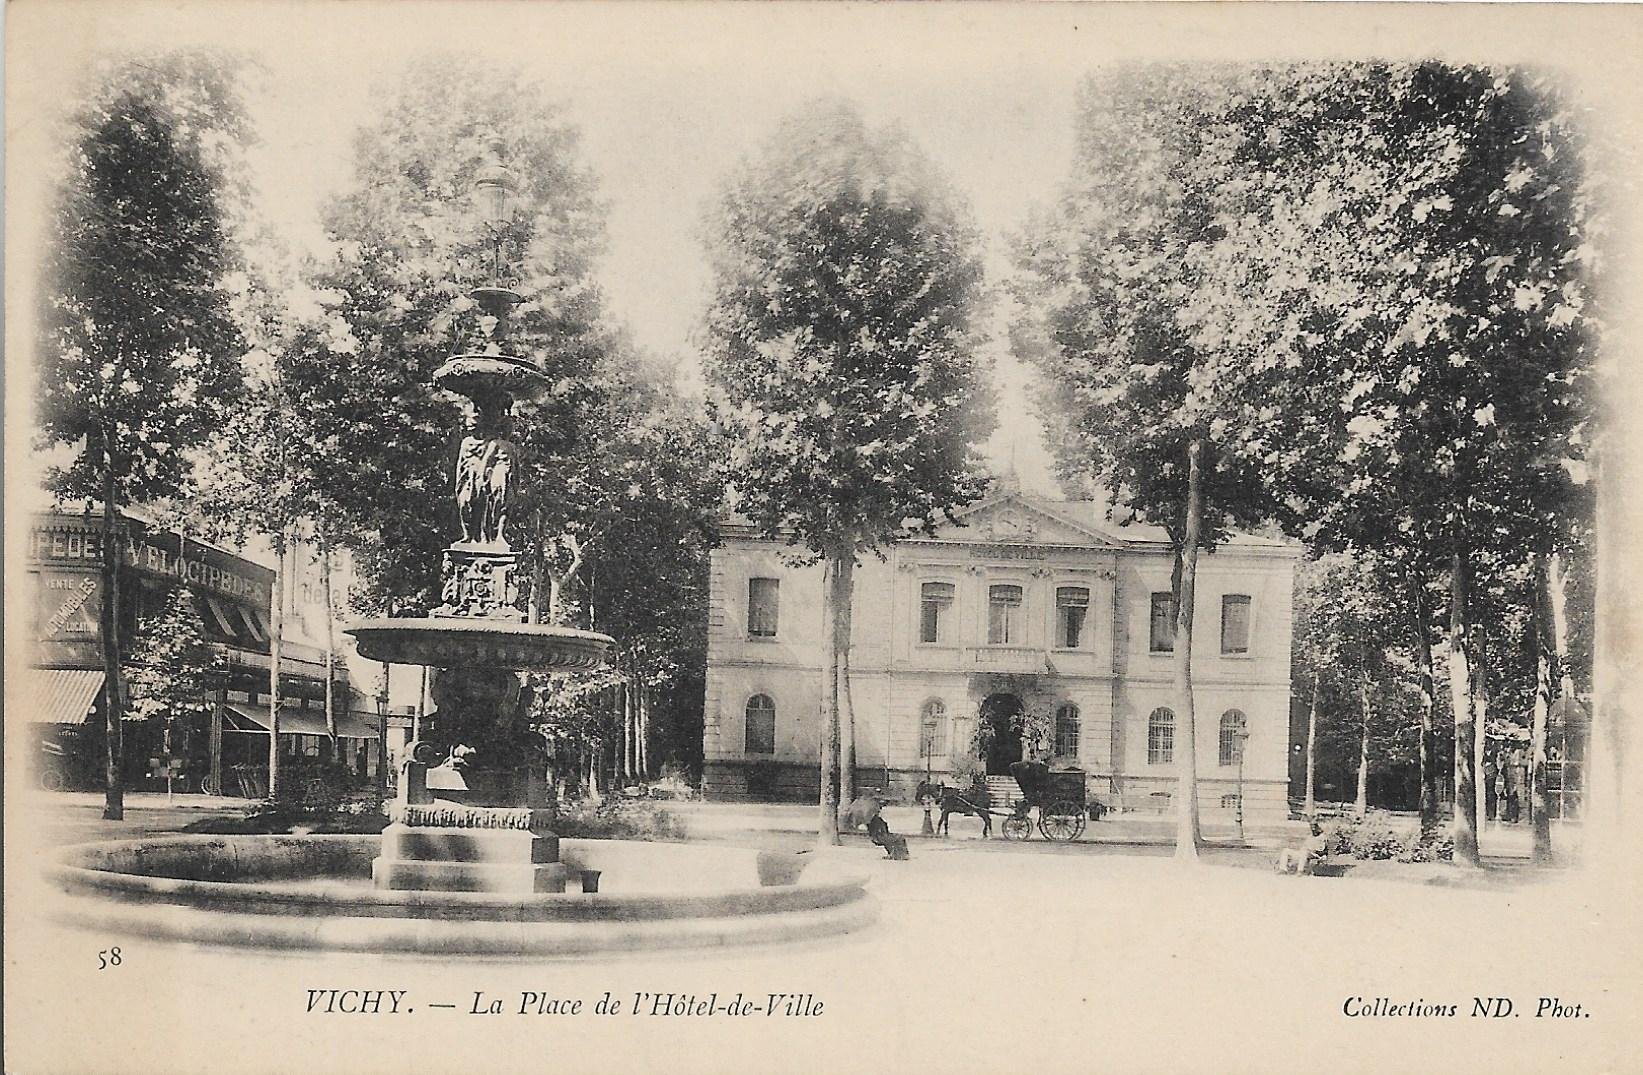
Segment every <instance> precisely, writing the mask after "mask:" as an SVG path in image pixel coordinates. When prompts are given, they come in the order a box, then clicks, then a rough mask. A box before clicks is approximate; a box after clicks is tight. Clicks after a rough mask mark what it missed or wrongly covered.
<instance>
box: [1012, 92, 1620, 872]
mask: <svg viewBox="0 0 1643 1075" xmlns="http://www.w3.org/2000/svg"><path fill="white" fill-rule="evenodd" d="M1080 134H1081V151H1082V152H1083V154H1084V160H1085V162H1086V165H1087V166H1086V167H1084V168H1082V169H1081V170H1080V172H1079V179H1078V181H1077V182H1076V183H1075V184H1074V186H1073V190H1072V192H1071V193H1070V194H1069V196H1068V197H1067V198H1066V199H1064V202H1063V204H1062V206H1061V208H1060V212H1059V216H1053V215H1052V221H1053V223H1054V225H1058V226H1052V227H1050V228H1048V229H1045V230H1043V231H1041V232H1040V233H1038V235H1037V236H1036V237H1035V244H1034V245H1029V246H1028V249H1027V254H1026V257H1027V260H1028V264H1029V267H1030V268H1031V269H1033V270H1034V272H1033V274H1032V279H1033V280H1034V281H1035V283H1036V284H1037V295H1036V296H1035V297H1036V298H1037V299H1038V301H1039V304H1040V306H1042V307H1047V308H1049V309H1051V310H1052V311H1059V312H1061V313H1062V314H1066V313H1068V312H1071V313H1073V314H1074V315H1081V314H1082V313H1083V312H1085V311H1090V310H1092V309H1093V310H1095V311H1098V312H1099V314H1100V317H1099V318H1098V319H1097V318H1091V317H1085V318H1084V320H1083V321H1082V322H1080V321H1077V320H1070V319H1069V318H1067V317H1066V316H1062V317H1061V319H1060V320H1059V321H1057V320H1055V319H1054V318H1051V319H1050V324H1049V327H1050V338H1051V340H1052V341H1053V343H1054V346H1053V347H1048V348H1043V349H1041V350H1039V351H1038V352H1037V353H1039V354H1041V355H1045V356H1048V358H1049V364H1050V366H1051V368H1052V372H1053V373H1054V374H1056V375H1058V380H1059V383H1060V387H1059V388H1058V392H1059V395H1060V401H1061V402H1062V403H1063V404H1065V405H1066V410H1067V411H1068V412H1070V413H1071V414H1073V415H1075V416H1079V415H1082V416H1088V415H1091V414H1095V415H1100V414H1101V413H1102V411H1103V409H1104V408H1106V409H1109V410H1110V408H1111V407H1112V406H1113V404H1114V401H1115V400H1118V401H1122V397H1123V396H1124V395H1125V394H1126V393H1130V392H1131V389H1130V388H1129V386H1130V385H1133V384H1135V383H1136V382H1137V381H1138V380H1141V379H1147V380H1150V381H1151V382H1152V383H1153V384H1163V385H1167V384H1168V382H1166V381H1163V380H1162V377H1161V375H1163V374H1166V373H1167V374H1170V375H1172V376H1174V377H1175V380H1176V385H1175V387H1174V392H1175V397H1174V398H1178V399H1180V400H1181V401H1182V406H1180V407H1177V408H1171V414H1170V415H1169V417H1168V418H1167V419H1162V420H1160V421H1158V422H1157V423H1156V425H1157V426H1158V427H1159V430H1160V431H1159V433H1158V434H1157V437H1162V435H1163V430H1166V429H1168V428H1169V427H1170V426H1172V425H1173V426H1180V425H1182V424H1183V423H1189V424H1190V423H1199V428H1207V442H1208V443H1211V444H1213V445H1214V446H1215V447H1216V448H1217V450H1218V451H1219V453H1220V454H1221V455H1222V457H1223V458H1235V459H1239V460H1242V461H1243V462H1244V463H1245V464H1246V466H1247V467H1258V468H1259V472H1260V474H1261V476H1262V480H1263V482H1264V484H1265V487H1266V492H1267V494H1268V495H1267V497H1265V498H1264V499H1265V500H1266V503H1265V505H1264V506H1265V508H1266V510H1267V511H1268V512H1270V513H1271V514H1272V515H1273V516H1275V517H1276V518H1278V519H1279V520H1280V521H1282V522H1283V523H1284V524H1285V525H1286V526H1287V527H1288V528H1289V529H1290V532H1291V533H1293V534H1295V535H1296V536H1300V537H1304V538H1306V539H1308V540H1309V541H1311V542H1313V543H1315V544H1317V545H1319V546H1321V547H1323V548H1342V547H1346V546H1356V547H1359V548H1369V549H1374V550H1377V551H1379V552H1381V553H1383V554H1385V555H1387V556H1389V557H1391V559H1392V561H1393V562H1394V563H1395V564H1396V565H1398V567H1399V574H1401V575H1402V576H1403V577H1404V578H1405V579H1406V584H1405V587H1404V590H1405V594H1406V596H1405V597H1404V602H1406V604H1405V607H1412V610H1413V611H1412V613H1411V614H1410V616H1409V619H1410V620H1411V621H1412V622H1413V624H1414V628H1415V632H1414V633H1415V634H1416V636H1417V638H1418V639H1419V640H1420V645H1418V646H1417V650H1416V652H1417V655H1420V654H1424V653H1425V652H1426V651H1427V647H1426V645H1425V643H1426V639H1427V635H1428V633H1429V631H1430V625H1429V624H1428V623H1427V622H1426V620H1427V608H1426V602H1425V600H1424V598H1425V594H1426V586H1427V582H1428V579H1429V578H1431V577H1432V576H1434V575H1436V574H1439V573H1440V572H1441V573H1442V575H1443V577H1444V580H1445V581H1446V582H1447V584H1448V592H1449V606H1450V607H1449V616H1448V620H1449V630H1448V636H1449V639H1448V641H1449V645H1448V647H1447V652H1448V654H1449V657H1450V662H1451V675H1450V685H1451V696H1452V702H1453V705H1454V708H1455V710H1456V713H1457V717H1458V735H1459V739H1460V744H1459V749H1457V750H1456V751H1455V766H1456V784H1457V798H1458V804H1459V810H1458V821H1457V840H1456V843H1457V853H1458V855H1459V857H1460V858H1461V859H1462V860H1465V861H1476V853H1477V848H1476V839H1475V832H1476V827H1475V826H1476V821H1475V817H1474V816H1473V814H1474V809H1473V804H1474V803H1475V786H1474V784H1473V768H1474V766H1475V762H1476V760H1477V758H1478V757H1479V756H1480V754H1481V743H1482V740H1481V737H1480V736H1479V735H1478V734H1475V732H1474V729H1475V728H1476V727H1477V726H1478V725H1479V722H1480V721H1479V716H1480V714H1479V712H1478V709H1479V706H1480V704H1481V703H1482V700H1483V698H1484V697H1485V695H1484V694H1483V693H1482V692H1481V691H1480V690H1479V689H1477V681H1478V677H1479V675H1480V674H1482V673H1481V670H1482V669H1483V667H1484V665H1483V662H1481V661H1479V660H1478V659H1477V656H1478V647H1479V644H1480V639H1479V638H1478V637H1477V635H1478V630H1477V624H1478V622H1479V618H1478V617H1477V616H1476V615H1475V614H1474V612H1473V610H1472V609H1471V607H1470V602H1471V599H1472V597H1473V596H1474V595H1475V594H1477V593H1479V592H1481V591H1485V590H1488V591H1491V592H1494V591H1498V590H1500V589H1501V587H1503V586H1506V585H1508V582H1509V579H1508V576H1507V575H1499V576H1490V577H1485V578H1481V579H1479V578H1474V576H1475V575H1476V574H1477V572H1478V571H1479V569H1480V565H1490V566H1492V565H1497V564H1503V563H1504V560H1503V558H1501V557H1499V556H1497V555H1496V552H1497V550H1506V549H1510V548H1511V547H1512V546H1513V545H1514V544H1516V545H1517V546H1518V548H1520V549H1521V548H1524V547H1526V546H1527V545H1528V544H1529V540H1528V536H1529V535H1530V534H1532V533H1534V531H1535V529H1536V527H1537V526H1538V525H1539V523H1540V521H1541V520H1544V518H1545V511H1546V509H1548V508H1551V510H1553V511H1556V510H1557V509H1556V508H1555V507H1553V505H1557V504H1559V503H1561V502H1563V501H1565V500H1566V499H1567V497H1565V496H1564V494H1563V490H1565V489H1567V488H1568V487H1569V486H1570V485H1572V484H1574V483H1575V480H1576V474H1577V473H1578V469H1579V464H1580V457H1581V456H1582V455H1583V454H1584V453H1585V451H1586V447H1585V444H1584V441H1583V439H1582V438H1581V436H1580V435H1579V432H1580V422H1581V419H1580V411H1581V399H1582V394H1583V391H1584V388H1585V384H1584V381H1585V376H1584V373H1583V370H1584V369H1585V368H1587V367H1588V366H1589V364H1590V353H1591V346H1590V339H1589V336H1590V333H1589V332H1588V329H1587V325H1588V321H1589V317H1590V306H1591V298H1590V294H1589V287H1588V282H1587V276H1588V275H1589V267H1590V265H1591V263H1592V262H1593V260H1594V257H1595V252H1594V249H1593V246H1592V238H1593V229H1592V226H1591V222H1590V220H1589V217H1590V211H1589V202H1588V200H1587V199H1586V198H1585V196H1584V193H1583V190H1584V188H1583V183H1582V177H1581V173H1580V166H1579V160H1578V153H1577V149H1578V140H1577V139H1575V138H1574V136H1573V133H1572V121H1571V118H1570V115H1569V112H1568V110H1567V108H1566V107H1564V106H1563V104H1562V103H1561V102H1559V101H1558V100H1557V99H1556V97H1555V95H1554V94H1552V93H1551V92H1550V91H1549V90H1548V89H1547V88H1546V87H1545V86H1544V85H1542V84H1540V83H1538V82H1537V81H1536V80H1535V79H1533V78H1531V77H1529V76H1527V75H1525V74H1523V73H1522V72H1516V71H1511V70H1493V69H1480V68H1456V67H1451V66H1447V65H1443V64H1436V63H1432V64H1413V65H1385V64H1306V65H1293V66H1283V67H1247V68H1216V69H1209V70H1203V69H1195V70H1193V71H1190V72H1189V71H1187V70H1185V69H1181V68H1151V69H1146V70H1144V71H1141V72H1125V73H1124V74H1123V75H1122V76H1115V79H1114V80H1113V81H1111V82H1097V83H1094V84H1093V85H1092V87H1091V88H1090V89H1089V90H1088V91H1087V92H1086V97H1085V104H1084V113H1083V116H1082V117H1081V131H1080ZM1113 311H1117V314H1116V315H1115V314H1114V313H1113ZM1131 311H1134V312H1133V313H1132V312H1131ZM1140 315H1145V319H1143V318H1142V317H1141V316H1140ZM1140 326H1149V327H1150V326H1162V327H1150V328H1149V329H1148V331H1136V329H1137V327H1140ZM1070 351H1071V352H1079V353H1082V352H1086V351H1087V352H1095V353H1101V352H1107V353H1112V352H1117V353H1118V354H1119V356H1120V357H1119V360H1118V361H1117V362H1116V363H1114V364H1112V365H1111V366H1110V368H1109V370H1108V371H1107V373H1106V375H1104V376H1102V377H1100V378H1098V379H1095V380H1089V381H1086V382H1085V383H1083V384H1079V383H1076V382H1075V379H1072V378H1069V377H1068V376H1067V374H1066V371H1065V369H1064V368H1062V365H1063V364H1062V362H1061V359H1062V357H1063V356H1065V355H1066V354H1067V353H1069V352H1070ZM1132 356H1133V357H1132ZM1152 402H1154V404H1155V405H1156V404H1157V402H1158V401H1156V400H1155V401H1152ZM1206 402H1208V403H1209V404H1210V406H1208V407H1207V408H1205V407H1204V406H1203V404H1204V403H1206ZM1143 413H1144V412H1143V411H1142V410H1141V409H1140V408H1133V409H1132V413H1131V415H1130V416H1129V417H1130V418H1131V419H1133V420H1136V421H1139V420H1140V419H1141V417H1142V415H1143ZM1113 424H1114V423H1113V422H1112V421H1111V420H1110V419H1103V420H1102V422H1101V426H1100V428H1102V429H1103V430H1105V429H1107V428H1111V427H1112V426H1113ZM1059 428H1060V429H1062V430H1067V429H1070V430H1072V431H1074V432H1076V431H1077V430H1078V428H1079V427H1078V425H1077V423H1076V422H1075V421H1070V420H1067V419H1062V421H1061V423H1060V426H1059ZM1059 439H1060V441H1061V443H1062V444H1063V445H1064V446H1071V447H1074V448H1077V447H1081V446H1080V445H1079V444H1078V442H1077V440H1076V439H1075V438H1072V437H1069V436H1066V435H1063V436H1061V437H1060V438H1059ZM1087 439H1088V440H1089V441H1090V443H1091V446H1092V447H1094V448H1095V449H1096V451H1097V452H1101V451H1104V450H1107V449H1104V448H1103V447H1102V446H1101V445H1100V444H1099V443H1096V442H1098V441H1100V440H1102V439H1104V438H1101V437H1092V438H1087ZM1155 439H1156V438H1155ZM1117 443H1118V444H1120V445H1122V444H1124V441H1122V440H1120V441H1118V442H1117ZM1548 457H1553V458H1555V459H1556V460H1557V461H1558V462H1557V463H1555V464H1553V465H1546V464H1545V461H1546V460H1547V458H1548ZM1143 458H1144V457H1143ZM1097 469H1100V470H1103V471H1105V472H1107V473H1108V474H1109V475H1113V476H1116V478H1117V480H1119V481H1122V480H1124V479H1125V478H1126V477H1127V473H1126V469H1127V470H1129V471H1133V470H1135V469H1136V468H1135V467H1133V466H1131V467H1128V468H1126V467H1125V466H1124V465H1123V464H1121V463H1119V464H1114V463H1111V462H1106V463H1104V464H1103V465H1101V466H1098V468H1097ZM1189 492H1190V490H1189ZM1189 499H1190V496H1189ZM1258 499H1259V498H1258ZM1189 514H1190V513H1189ZM1444 569H1447V570H1444ZM1417 667H1420V668H1421V671H1422V679H1423V680H1425V681H1430V679H1431V677H1430V674H1429V672H1428V670H1427V668H1426V667H1425V662H1424V661H1422V662H1419V663H1418V664H1417ZM1426 693H1427V697H1428V700H1427V701H1426V702H1425V704H1423V705H1422V707H1421V709H1422V713H1423V723H1424V724H1425V725H1426V727H1427V728H1430V726H1431V723H1432V716H1431V714H1432V712H1433V705H1432V700H1431V699H1430V691H1428V692H1426ZM1424 739H1425V746H1426V751H1425V752H1426V754H1427V755H1428V765H1427V774H1426V784H1427V787H1428V789H1430V788H1432V787H1433V786H1435V785H1434V781H1435V773H1434V772H1433V771H1432V766H1431V764H1430V755H1431V754H1432V753H1433V752H1432V750H1431V749H1430V748H1431V742H1430V736H1429V735H1428V736H1425V737H1424ZM1424 813H1425V814H1426V815H1427V820H1428V821H1429V822H1430V821H1431V820H1432V818H1433V817H1434V816H1435V801H1434V800H1433V799H1432V797H1431V796H1430V794H1428V796H1427V803H1426V809H1425V810H1424Z"/></svg>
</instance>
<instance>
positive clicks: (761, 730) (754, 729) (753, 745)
mask: <svg viewBox="0 0 1643 1075" xmlns="http://www.w3.org/2000/svg"><path fill="white" fill-rule="evenodd" d="M744 747H745V749H746V752H747V753H749V754H774V753H776V703H775V702H773V701H771V700H770V696H769V695H768V694H755V695H754V696H753V697H751V698H749V699H748V700H747V729H746V735H745V740H744Z"/></svg>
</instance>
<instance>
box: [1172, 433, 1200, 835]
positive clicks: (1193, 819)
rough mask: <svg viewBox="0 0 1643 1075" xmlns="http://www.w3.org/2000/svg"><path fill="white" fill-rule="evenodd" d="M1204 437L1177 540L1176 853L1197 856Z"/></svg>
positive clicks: (1193, 456)
mask: <svg viewBox="0 0 1643 1075" xmlns="http://www.w3.org/2000/svg"><path fill="white" fill-rule="evenodd" d="M1203 453H1204V442H1203V441H1201V440H1195V441H1193V442H1192V443H1191V444H1190V445H1188V446H1187V528H1186V534H1185V536H1184V538H1183V539H1182V542H1181V585H1180V591H1179V593H1178V594H1177V596H1176V607H1175V694H1176V698H1177V702H1176V704H1177V705H1178V706H1179V707H1180V713H1179V714H1178V715H1177V717H1176V725H1175V765H1176V774H1177V781H1176V782H1177V788H1176V828H1175V857H1176V858H1177V859H1180V860H1182V861H1187V862H1195V861H1197V859H1198V850H1199V847H1200V846H1201V845H1202V843H1203V834H1202V832H1201V831H1200V829H1199V825H1198V723H1197V715H1196V712H1195V710H1194V707H1193V697H1192V615H1193V597H1194V590H1195V587H1196V584H1197V578H1198V542H1199V540H1200V538H1201V533H1202V531H1203V523H1204V519H1203V516H1204V504H1203V501H1204V490H1203V473H1202V459H1203Z"/></svg>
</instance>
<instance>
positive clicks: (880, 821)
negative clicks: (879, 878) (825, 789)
mask: <svg viewBox="0 0 1643 1075" xmlns="http://www.w3.org/2000/svg"><path fill="white" fill-rule="evenodd" d="M883 810H884V800H882V799H880V798H879V797H878V796H876V795H860V796H857V798H856V801H855V802H853V803H851V804H850V806H849V808H848V809H846V810H845V812H844V813H843V814H841V815H839V825H840V827H841V828H842V829H843V830H844V831H845V832H855V831H856V830H857V829H859V828H864V827H865V828H866V829H867V838H868V839H869V840H872V841H873V842H874V843H875V844H877V845H878V846H880V847H882V848H884V853H885V856H886V857H888V858H893V859H896V860H898V861H906V859H907V858H908V854H907V837H905V836H897V835H896V834H895V833H893V832H891V831H890V826H889V825H888V824H887V823H886V822H885V820H884V818H882V817H880V816H879V815H880V814H881V813H882V812H883Z"/></svg>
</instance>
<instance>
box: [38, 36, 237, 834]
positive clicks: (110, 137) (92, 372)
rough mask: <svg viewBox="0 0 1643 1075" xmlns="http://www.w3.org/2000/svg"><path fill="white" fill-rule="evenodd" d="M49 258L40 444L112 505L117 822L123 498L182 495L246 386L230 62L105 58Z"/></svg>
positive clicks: (106, 572) (105, 601)
mask: <svg viewBox="0 0 1643 1075" xmlns="http://www.w3.org/2000/svg"><path fill="white" fill-rule="evenodd" d="M66 137H67V144H68V147H69V153H68V164H67V168H66V170H65V172H64V174H63V176H62V178H61V186H60V190H59V194H58V198H57V202H56V205H55V207H54V210H53V214H52V219H51V230H50V234H49V236H48V238H47V251H46V257H45V272H44V274H43V280H44V281H45V295H44V299H45V312H44V316H43V319H42V335H41V338H40V341H39V348H40V362H39V396H38V429H39V436H38V441H39V443H40V444H41V445H42V446H53V445H68V446H72V447H73V448H74V449H76V455H75V457H74V459H73V461H72V462H70V463H68V464H67V465H65V466H61V467H57V468H55V469H54V470H53V471H52V472H51V473H50V474H49V475H48V478H47V481H48V485H49V487H50V488H51V490H52V491H53V492H54V493H56V494H57V495H58V496H59V497H61V498H75V499H83V500H86V501H88V502H90V501H101V504H102V510H103V524H102V553H103V563H102V610H101V615H102V619H101V636H102V639H101V641H102V648H103V668H104V686H103V702H104V706H103V708H104V712H105V715H106V718H107V770H106V781H107V797H106V802H105V805H104V810H103V814H104V817H106V818H108V819H110V820H118V819H120V818H122V817H123V816H124V795H123V789H122V787H121V778H120V767H121V752H122V744H121V736H120V729H121V725H120V717H121V708H122V692H121V688H120V644H121V639H120V637H119V627H120V623H121V615H120V587H119V583H120V572H119V544H120V542H119V540H118V539H119V534H118V522H117V520H118V519H119V512H120V507H121V505H123V504H129V503H134V502H135V503H142V502H144V501H147V500H151V499H160V498H163V497H166V496H168V495H171V494H173V493H175V492H176V491H177V489H178V487H179V486H180V485H181V484H182V483H183V481H184V479H185V477H186V474H187V472H188V469H189V463H188V458H187V454H186V453H187V451H188V449H189V448H190V447H192V446H194V445H196V444H198V443H199V442H200V441H201V440H202V439H203V438H204V436H205V434H206V432H207V431H208V430H209V429H210V428H211V427H212V424H213V421H214V418H213V415H214V413H215V411H216V406H217V404H218V403H220V402H221V401H223V400H225V399H227V398H229V397H230V396H231V395H232V393H233V392H234V391H235V386H236V382H237V379H238V364H237V360H238V357H239V350H240V341H239V335H238V332H237V330H236V326H235V323H234V319H233V317H232V315H231V313H230V290H231V285H230V282H229V279H228V278H229V274H230V272H231V271H232V270H233V268H234V267H235V241H234V235H235V227H234V219H235V218H234V208H235V206H236V205H237V204H238V195H239V187H238V179H237V178H236V172H235V168H234V164H235V151H236V150H237V148H238V146H239V145H240V144H241V143H242V142H243V140H244V139H245V137H246V126H245V121H244V119H243V113H242V110H241V107H240V102H239V98H238V95H237V91H236V89H235V86H234V81H233V79H232V78H231V77H230V75H229V68H228V66H227V65H226V64H225V62H224V61H223V60H221V59H220V58H217V57H212V56H208V55H204V54H197V53H171V54H166V55H160V56H151V57H144V58H142V59H140V60H135V59H134V60H129V61H126V62H122V63H119V64H117V65H113V66H108V67H103V68H100V69H99V70H98V72H97V74H96V79H95V84H94V85H93V86H91V87H90V88H89V89H88V90H87V92H86V94H85V97H84V99H83V100H82V101H81V103H80V104H79V105H78V106H77V107H75V108H74V110H73V113H72V115H71V117H70V119H69V124H68V129H67V132H66Z"/></svg>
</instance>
